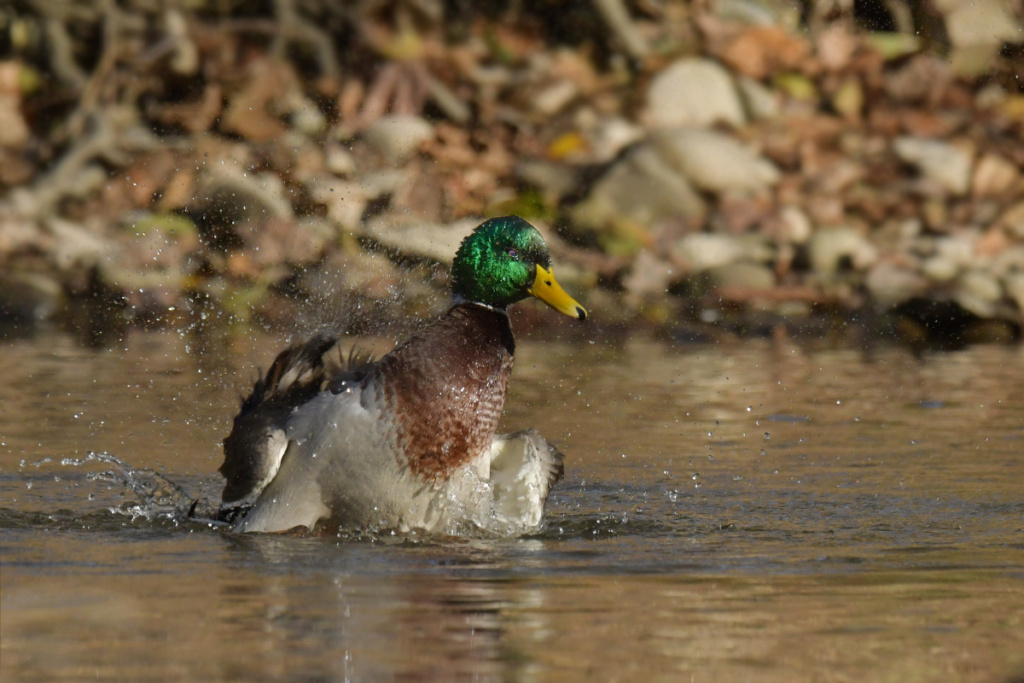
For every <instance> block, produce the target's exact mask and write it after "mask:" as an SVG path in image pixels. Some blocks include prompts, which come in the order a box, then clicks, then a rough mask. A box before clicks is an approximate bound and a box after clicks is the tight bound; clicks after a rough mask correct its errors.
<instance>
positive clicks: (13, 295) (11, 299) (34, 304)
mask: <svg viewBox="0 0 1024 683" xmlns="http://www.w3.org/2000/svg"><path fill="white" fill-rule="evenodd" d="M63 304H64V289H63V288H62V287H61V286H60V283H58V282H57V280H56V279H54V278H53V277H51V276H50V275H48V274H45V273H35V272H30V271H24V272H18V271H13V272H0V318H16V319H23V320H46V319H47V318H52V317H53V315H54V314H55V313H56V312H57V311H59V310H60V308H61V307H62V306H63Z"/></svg>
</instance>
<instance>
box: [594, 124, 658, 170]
mask: <svg viewBox="0 0 1024 683" xmlns="http://www.w3.org/2000/svg"><path fill="white" fill-rule="evenodd" d="M643 137H644V131H643V129H642V128H640V127H639V126H637V125H635V124H633V123H630V122H629V121H627V120H626V119H624V118H622V117H618V116H616V117H612V118H606V119H602V120H601V121H599V122H598V123H597V125H595V126H593V128H592V129H591V130H589V131H587V140H588V141H589V142H590V155H591V159H592V160H593V161H595V162H597V163H604V162H607V161H611V160H612V159H614V158H615V157H616V156H617V155H618V154H619V153H620V152H621V151H622V150H623V149H625V148H626V147H628V146H629V145H632V144H633V143H635V142H638V141H640V140H641V139H643Z"/></svg>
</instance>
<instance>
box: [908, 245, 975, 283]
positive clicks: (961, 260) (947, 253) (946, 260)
mask: <svg viewBox="0 0 1024 683" xmlns="http://www.w3.org/2000/svg"><path fill="white" fill-rule="evenodd" d="M975 256H976V255H975V248H974V239H972V238H971V237H968V236H958V235H955V236H948V237H940V238H938V239H936V240H935V253H934V254H932V255H931V256H930V257H928V258H927V259H925V260H924V263H922V264H921V272H922V273H923V274H924V275H925V276H927V277H928V278H929V279H931V280H932V281H933V282H949V281H950V280H952V279H953V278H955V277H956V276H957V275H958V274H959V273H960V271H962V270H963V269H964V268H966V267H967V266H968V265H970V263H971V262H972V261H973V260H974V259H975Z"/></svg>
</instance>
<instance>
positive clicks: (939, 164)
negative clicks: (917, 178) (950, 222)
mask: <svg viewBox="0 0 1024 683" xmlns="http://www.w3.org/2000/svg"><path fill="white" fill-rule="evenodd" d="M893 150H894V151H895V152H896V155H897V156H898V157H899V158H900V159H901V160H903V161H905V162H906V163H908V164H911V165H913V166H914V167H915V168H917V170H918V172H920V173H921V175H922V176H924V177H925V178H927V179H929V180H932V181H934V182H935V183H937V184H938V185H939V186H941V187H942V188H943V189H945V190H946V191H947V192H949V193H950V194H954V195H965V194H967V191H968V190H969V189H970V186H971V157H970V155H969V154H967V153H966V152H964V151H963V150H962V149H960V148H959V147H956V146H954V145H951V144H949V143H948V142H943V141H941V140H929V139H925V138H915V137H900V138H897V139H896V140H895V141H894V142H893Z"/></svg>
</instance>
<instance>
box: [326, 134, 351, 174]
mask: <svg viewBox="0 0 1024 683" xmlns="http://www.w3.org/2000/svg"><path fill="white" fill-rule="evenodd" d="M324 165H325V166H326V167H327V170H328V171H330V172H331V173H333V174H334V175H336V176H350V175H352V174H353V173H355V172H356V160H355V157H353V156H352V152H350V151H349V150H348V149H346V148H345V147H343V146H342V145H339V144H338V143H335V142H328V143H327V144H325V145H324Z"/></svg>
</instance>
